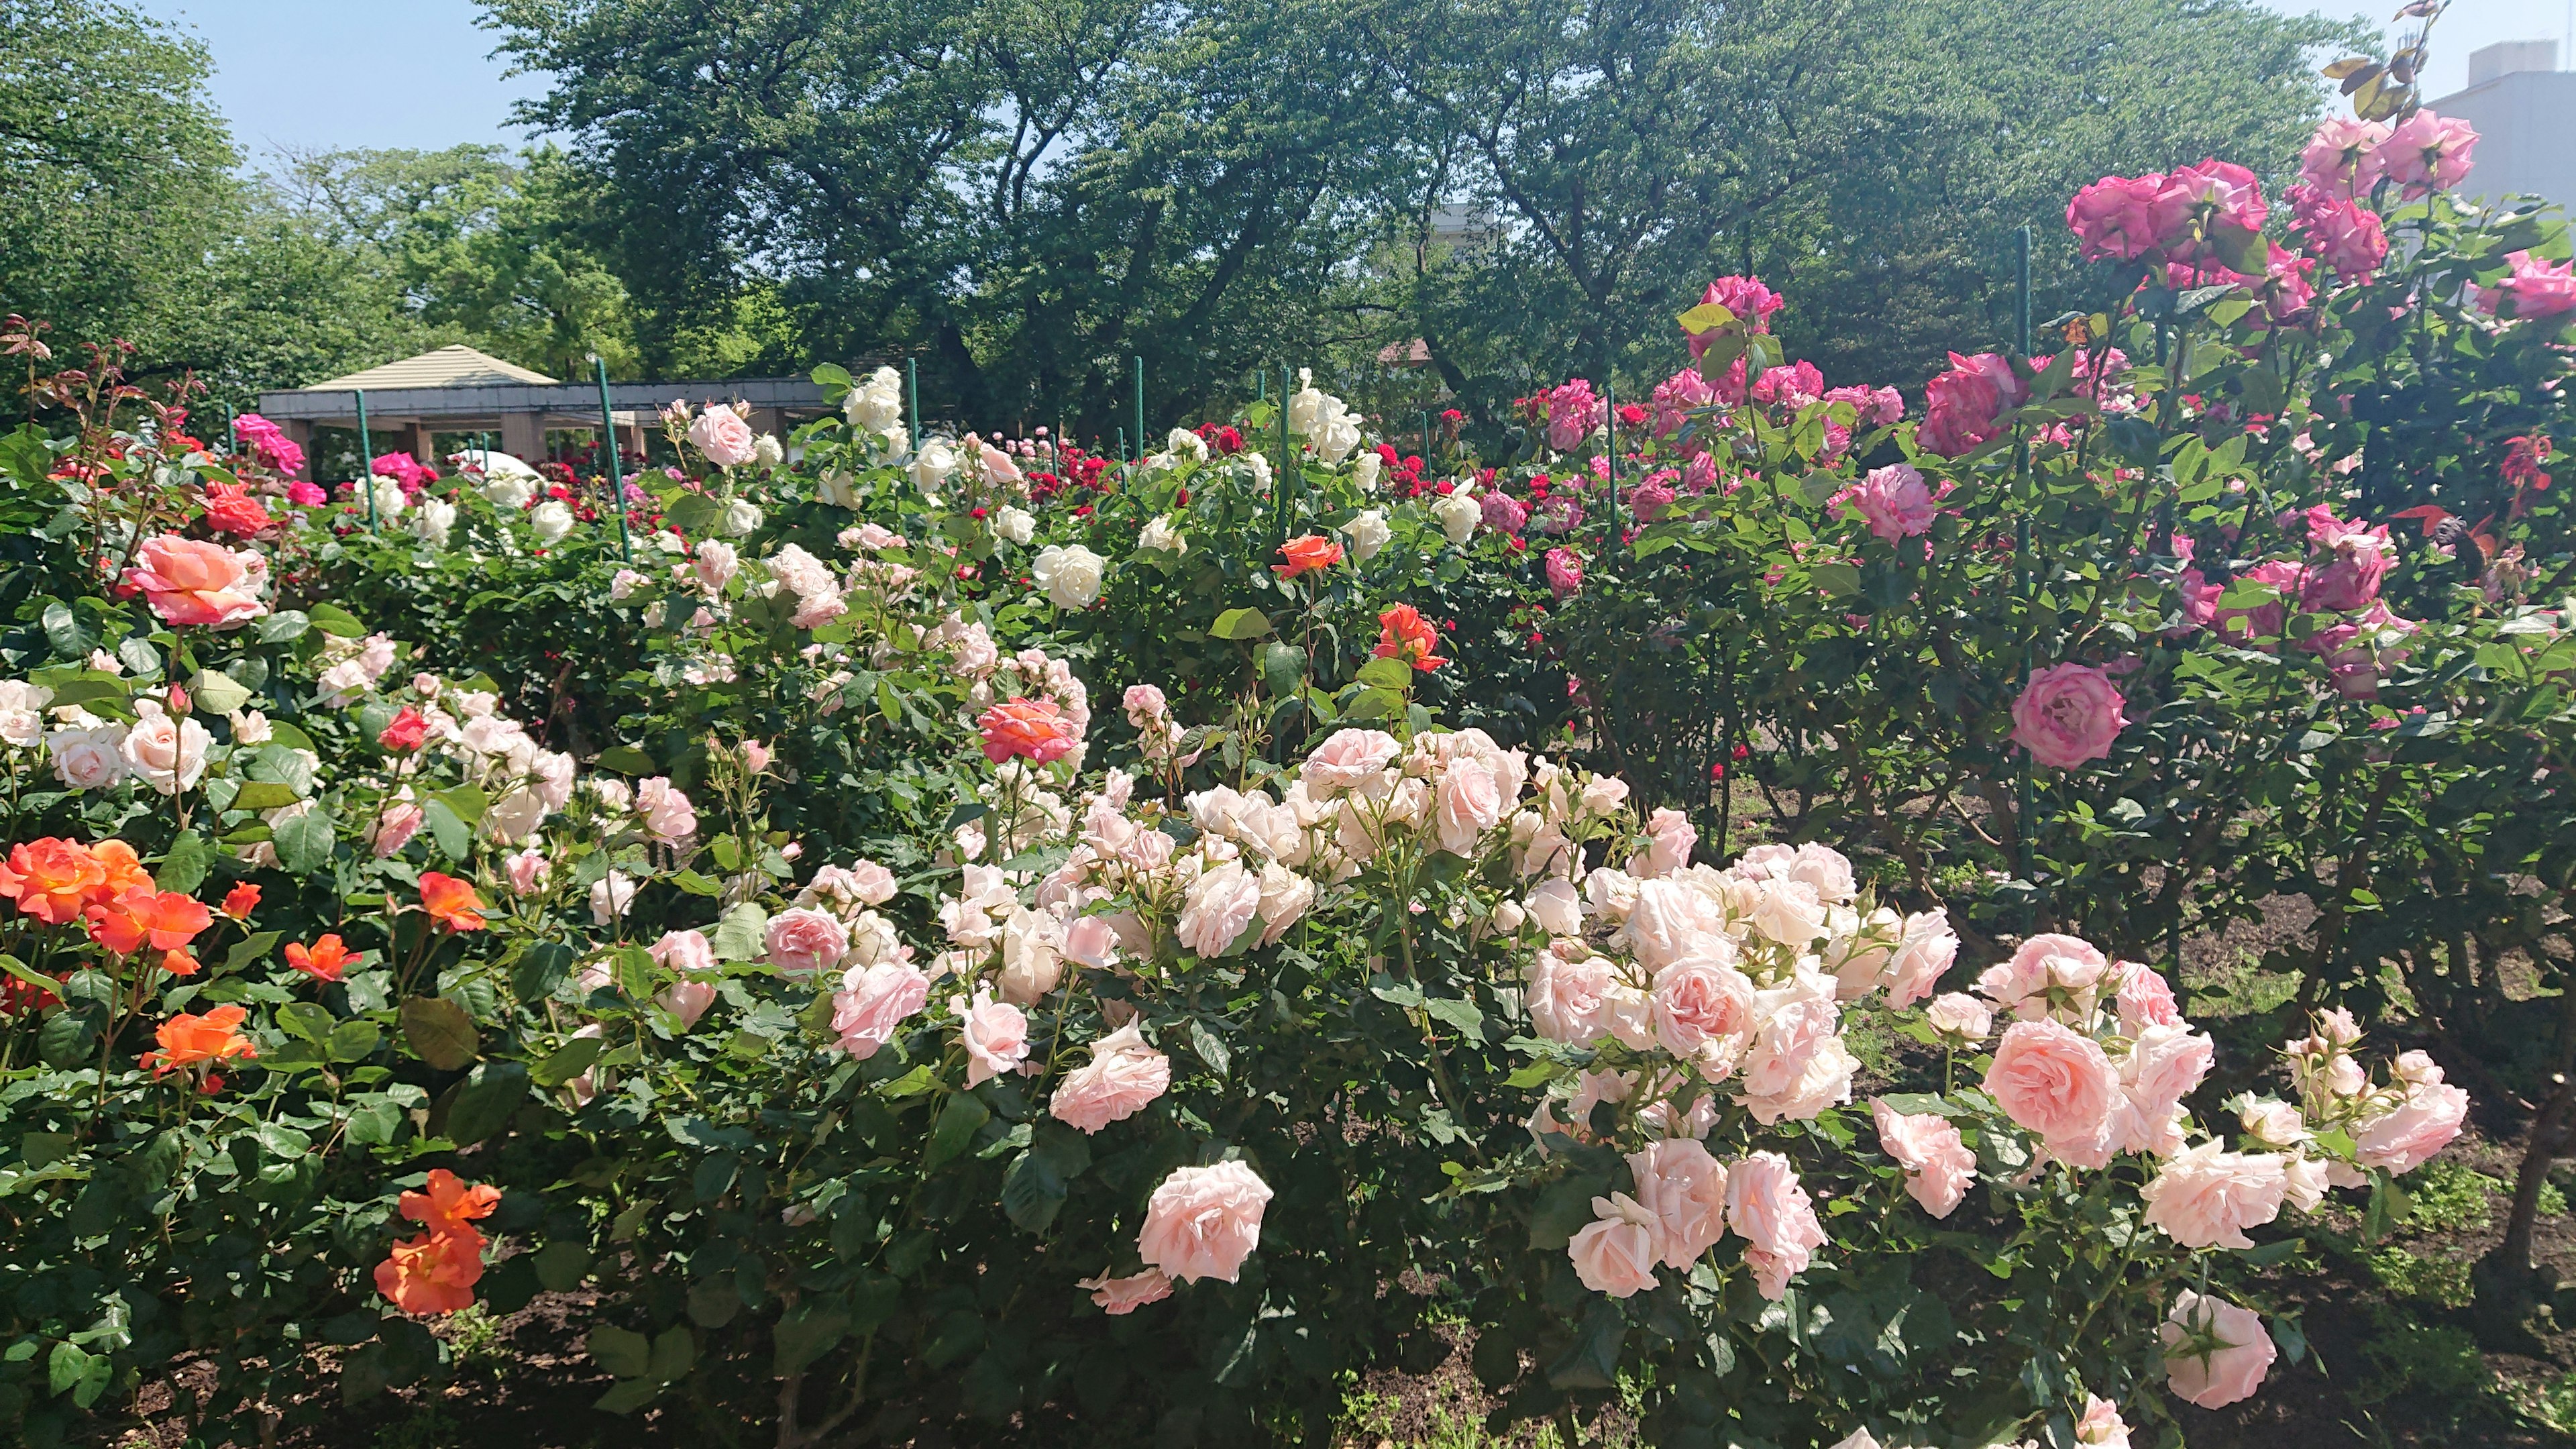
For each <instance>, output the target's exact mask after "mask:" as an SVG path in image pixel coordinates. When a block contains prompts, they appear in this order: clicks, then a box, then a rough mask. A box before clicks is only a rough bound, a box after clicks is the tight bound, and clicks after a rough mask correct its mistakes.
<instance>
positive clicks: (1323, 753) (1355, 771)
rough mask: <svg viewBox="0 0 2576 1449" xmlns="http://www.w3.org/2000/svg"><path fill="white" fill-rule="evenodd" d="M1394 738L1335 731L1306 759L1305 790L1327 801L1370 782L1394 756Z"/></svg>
mask: <svg viewBox="0 0 2576 1449" xmlns="http://www.w3.org/2000/svg"><path fill="white" fill-rule="evenodd" d="M1396 749H1397V746H1396V743H1395V736H1393V735H1390V734H1387V733H1386V732H1384V731H1383V730H1352V729H1344V730H1335V731H1333V732H1332V733H1331V734H1330V735H1328V736H1326V737H1325V739H1324V742H1323V743H1322V744H1320V745H1317V746H1316V747H1315V750H1314V753H1312V754H1310V755H1308V756H1307V757H1306V769H1305V774H1304V778H1305V781H1306V791H1307V793H1308V794H1309V795H1311V796H1313V797H1314V798H1315V799H1318V800H1328V799H1331V798H1332V797H1333V796H1334V795H1335V794H1337V793H1339V792H1341V791H1343V790H1347V789H1350V788H1351V787H1352V786H1354V785H1358V784H1360V783H1362V782H1363V781H1367V780H1374V779H1376V778H1377V777H1378V774H1379V772H1381V771H1383V770H1384V769H1385V768H1386V767H1387V765H1388V763H1389V762H1390V761H1392V760H1394V758H1395V755H1396Z"/></svg>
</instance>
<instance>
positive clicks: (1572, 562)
mask: <svg viewBox="0 0 2576 1449" xmlns="http://www.w3.org/2000/svg"><path fill="white" fill-rule="evenodd" d="M1545 563H1546V570H1547V587H1548V591H1549V592H1550V593H1553V594H1555V595H1556V597H1557V598H1559V599H1564V598H1567V597H1569V596H1571V595H1574V594H1579V593H1581V592H1583V555H1581V554H1579V553H1576V552H1575V551H1574V550H1572V549H1570V548H1552V549H1549V550H1548V551H1547V558H1546V561H1545Z"/></svg>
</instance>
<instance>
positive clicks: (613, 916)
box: [590, 870, 635, 926]
mask: <svg viewBox="0 0 2576 1449" xmlns="http://www.w3.org/2000/svg"><path fill="white" fill-rule="evenodd" d="M633 904H635V882H634V881H633V880H632V879H630V878H629V877H628V876H627V875H626V873H625V872H623V871H615V870H612V871H610V872H609V873H608V874H606V875H604V876H601V877H600V878H599V880H598V882H597V883H596V884H594V885H593V886H591V888H590V919H591V920H592V921H593V922H595V923H596V924H599V925H602V926H610V925H615V924H616V923H617V918H618V917H620V916H622V915H625V914H626V908H627V907H629V906H631V905H633Z"/></svg>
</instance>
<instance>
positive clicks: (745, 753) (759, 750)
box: [742, 740, 774, 775]
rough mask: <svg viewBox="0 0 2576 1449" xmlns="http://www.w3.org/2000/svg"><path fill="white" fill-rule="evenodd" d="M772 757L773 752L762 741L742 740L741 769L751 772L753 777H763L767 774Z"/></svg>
mask: <svg viewBox="0 0 2576 1449" xmlns="http://www.w3.org/2000/svg"><path fill="white" fill-rule="evenodd" d="M773 757H774V755H773V752H772V751H771V749H770V748H769V746H768V745H767V744H765V743H763V742H762V741H759V740H744V741H743V742H742V765H743V768H744V769H746V770H749V771H751V772H752V773H753V774H755V775H765V774H767V773H769V762H770V760H771V759H772V758H773Z"/></svg>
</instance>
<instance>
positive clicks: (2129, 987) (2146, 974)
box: [2113, 961, 2183, 1036]
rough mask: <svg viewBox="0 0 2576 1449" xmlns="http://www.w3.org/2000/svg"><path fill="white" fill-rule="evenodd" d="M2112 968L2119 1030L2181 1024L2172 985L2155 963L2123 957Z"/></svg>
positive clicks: (2131, 1031) (2128, 1031)
mask: <svg viewBox="0 0 2576 1449" xmlns="http://www.w3.org/2000/svg"><path fill="white" fill-rule="evenodd" d="M2113 969H2114V970H2115V971H2116V972H2117V973H2118V974H2119V979H2120V991H2119V998H2118V999H2119V1006H2120V1030H2122V1031H2124V1032H2126V1033H2128V1034H2129V1035H2131V1036H2136V1035H2137V1034H2138V1033H2139V1031H2141V1030H2143V1029H2144V1028H2146V1027H2150V1026H2181V1025H2182V1024H2183V1019H2182V1008H2181V1007H2180V1006H2179V1005H2178V1004H2176V1003H2175V1001H2174V994H2173V986H2172V985H2171V984H2170V983H2168V982H2167V981H2166V980H2165V978H2164V977H2162V976H2161V975H2158V974H2157V973H2156V970H2155V968H2154V967H2152V966H2142V965H2140V964H2138V963H2137V962H2135V961H2122V962H2120V963H2119V964H2118V965H2117V966H2115V967H2114V968H2113Z"/></svg>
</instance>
